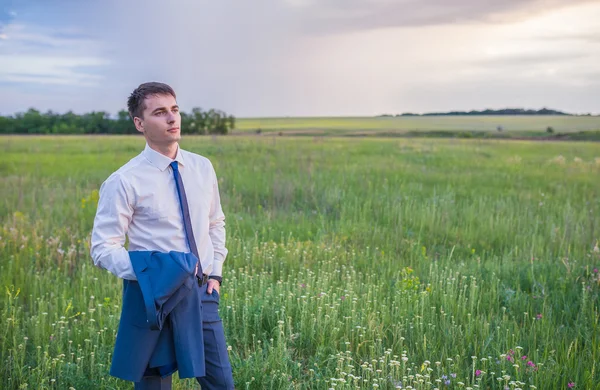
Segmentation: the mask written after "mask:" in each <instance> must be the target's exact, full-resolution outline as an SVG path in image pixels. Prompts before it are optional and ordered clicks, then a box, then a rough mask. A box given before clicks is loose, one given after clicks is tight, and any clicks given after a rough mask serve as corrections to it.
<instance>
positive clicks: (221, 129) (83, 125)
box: [0, 108, 235, 134]
mask: <svg viewBox="0 0 600 390" xmlns="http://www.w3.org/2000/svg"><path fill="white" fill-rule="evenodd" d="M234 128H235V117H234V116H233V115H227V114H226V113H224V112H223V111H220V110H215V109H210V110H208V111H203V110H202V109H201V108H194V109H192V112H191V113H185V112H183V111H182V112H181V133H182V134H227V133H228V132H229V131H230V130H232V129H234ZM137 133H138V131H137V130H136V129H135V126H134V124H133V121H132V120H131V118H130V117H129V113H128V112H127V111H126V110H121V111H119V113H118V114H117V117H116V118H111V117H110V115H109V114H108V113H106V112H104V111H100V112H91V113H87V114H83V115H77V114H74V113H73V112H71V111H69V112H67V113H65V114H59V113H56V112H53V111H48V112H46V113H42V112H40V111H38V110H36V109H33V108H30V109H29V110H28V111H26V112H22V113H17V114H15V115H13V116H0V134H137Z"/></svg>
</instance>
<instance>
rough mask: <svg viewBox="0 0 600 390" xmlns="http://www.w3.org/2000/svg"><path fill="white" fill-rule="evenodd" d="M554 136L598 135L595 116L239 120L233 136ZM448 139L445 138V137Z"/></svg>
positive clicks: (599, 119) (599, 125)
mask: <svg viewBox="0 0 600 390" xmlns="http://www.w3.org/2000/svg"><path fill="white" fill-rule="evenodd" d="M498 127H501V128H502V131H498ZM548 127H552V129H553V131H554V133H555V134H557V133H563V134H564V133H566V134H572V133H578V132H598V131H600V117H598V116H552V115H529V116H528V115H515V116H511V115H490V116H422V117H417V116H400V117H323V118H318V117H315V118H312V117H307V118H304V117H303V118H295V117H283V118H239V119H238V120H237V121H236V130H234V131H233V133H235V134H244V133H249V132H250V133H252V132H256V131H257V130H259V129H260V131H261V133H279V132H282V134H284V135H285V134H296V135H318V134H322V135H345V136H348V135H363V136H364V135H388V136H402V135H417V136H418V135H419V134H428V133H430V134H434V135H437V136H442V135H444V133H449V134H452V133H454V134H459V135H461V134H462V135H464V134H465V133H469V134H472V135H475V136H487V137H489V136H495V137H518V136H521V137H541V136H548V135H549V134H548V133H547V131H546V130H547V129H548ZM446 136H448V134H446Z"/></svg>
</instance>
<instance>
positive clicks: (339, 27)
mask: <svg viewBox="0 0 600 390" xmlns="http://www.w3.org/2000/svg"><path fill="white" fill-rule="evenodd" d="M596 1H597V0H570V1H568V0H503V1H497V0H452V1H448V0H325V1H319V2H317V1H300V0H299V1H296V2H295V3H300V4H302V5H296V6H293V7H290V8H288V9H289V10H291V12H293V13H294V14H295V15H296V17H297V18H298V19H299V20H302V23H300V25H301V28H302V30H303V31H305V32H311V33H314V32H320V33H335V32H340V31H356V30H364V29H374V28H388V27H415V26H431V25H442V24H457V23H475V22H480V23H503V22H514V21H519V20H523V19H525V18H527V17H529V16H531V15H533V14H540V13H543V12H546V11H551V10H555V9H560V8H563V7H567V6H574V5H577V4H580V3H592V2H596Z"/></svg>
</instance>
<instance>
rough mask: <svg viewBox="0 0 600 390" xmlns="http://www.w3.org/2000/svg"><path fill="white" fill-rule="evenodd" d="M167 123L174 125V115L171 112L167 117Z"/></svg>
mask: <svg viewBox="0 0 600 390" xmlns="http://www.w3.org/2000/svg"><path fill="white" fill-rule="evenodd" d="M167 122H168V123H174V122H175V114H173V113H172V112H169V114H168V116H167Z"/></svg>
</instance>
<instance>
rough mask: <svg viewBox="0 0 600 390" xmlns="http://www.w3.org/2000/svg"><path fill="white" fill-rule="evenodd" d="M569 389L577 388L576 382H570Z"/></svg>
mask: <svg viewBox="0 0 600 390" xmlns="http://www.w3.org/2000/svg"><path fill="white" fill-rule="evenodd" d="M567 387H569V389H572V388H573V387H575V382H569V383H568V384H567Z"/></svg>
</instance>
